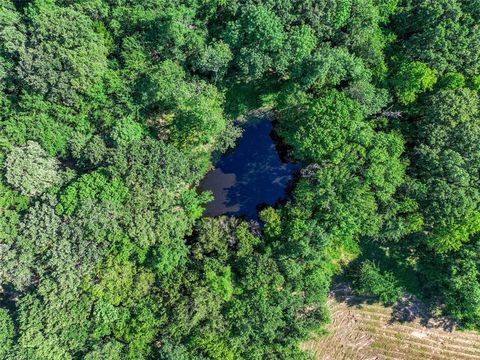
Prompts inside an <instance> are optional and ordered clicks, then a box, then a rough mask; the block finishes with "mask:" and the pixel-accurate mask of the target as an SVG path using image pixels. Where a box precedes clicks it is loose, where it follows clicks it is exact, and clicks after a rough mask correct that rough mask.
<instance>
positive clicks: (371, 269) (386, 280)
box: [356, 261, 402, 305]
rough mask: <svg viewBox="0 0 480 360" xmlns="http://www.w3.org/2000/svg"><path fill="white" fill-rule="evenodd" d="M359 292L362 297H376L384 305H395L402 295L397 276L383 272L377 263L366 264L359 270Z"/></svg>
mask: <svg viewBox="0 0 480 360" xmlns="http://www.w3.org/2000/svg"><path fill="white" fill-rule="evenodd" d="M356 282H357V291H358V292H359V293H360V294H361V295H367V296H374V297H376V298H378V300H380V302H382V303H383V304H386V305H389V304H393V303H395V302H396V301H398V300H399V298H400V296H401V295H402V290H401V289H400V287H399V285H398V283H397V281H396V279H395V276H394V275H393V274H392V273H391V272H388V271H384V272H382V271H381V270H380V269H379V268H378V266H377V265H375V263H373V262H371V261H366V262H364V263H363V264H362V265H361V266H360V269H359V270H358V279H357V280H356Z"/></svg>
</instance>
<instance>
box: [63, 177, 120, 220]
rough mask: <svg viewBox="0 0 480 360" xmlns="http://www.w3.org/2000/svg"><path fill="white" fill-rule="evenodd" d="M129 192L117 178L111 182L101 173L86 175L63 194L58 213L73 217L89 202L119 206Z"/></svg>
mask: <svg viewBox="0 0 480 360" xmlns="http://www.w3.org/2000/svg"><path fill="white" fill-rule="evenodd" d="M127 192H128V189H127V188H126V187H125V186H124V185H123V184H122V183H121V181H120V180H118V179H116V178H113V179H112V180H110V181H109V180H108V179H107V177H106V176H105V175H103V174H102V173H101V172H93V173H89V174H85V175H82V176H81V177H80V178H79V179H78V180H77V181H75V182H74V183H73V184H71V185H69V186H68V187H67V188H66V189H65V190H64V191H63V192H62V193H61V195H60V203H59V204H58V206H57V212H59V213H60V214H65V215H72V214H73V213H74V212H75V210H77V209H78V208H79V207H80V206H82V205H83V204H85V203H87V202H89V201H90V202H96V201H99V202H103V203H107V202H109V203H111V204H112V205H114V206H119V205H120V204H121V203H122V201H123V200H124V199H125V197H126V194H127Z"/></svg>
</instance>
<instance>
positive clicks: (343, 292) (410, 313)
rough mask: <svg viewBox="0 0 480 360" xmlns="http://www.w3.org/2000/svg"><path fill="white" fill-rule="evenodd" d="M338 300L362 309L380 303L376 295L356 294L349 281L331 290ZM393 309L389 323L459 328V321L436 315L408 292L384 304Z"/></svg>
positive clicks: (435, 327)
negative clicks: (395, 301)
mask: <svg viewBox="0 0 480 360" xmlns="http://www.w3.org/2000/svg"><path fill="white" fill-rule="evenodd" d="M330 296H332V297H333V298H334V299H335V300H336V301H337V302H341V303H344V304H346V305H347V306H348V307H354V308H359V309H361V308H362V306H363V305H374V304H377V305H378V304H379V303H378V301H377V300H376V299H375V298H374V297H369V296H361V295H357V294H355V292H354V290H353V289H352V288H351V286H350V285H349V284H347V283H337V284H335V285H334V286H333V287H332V289H331V290H330ZM383 306H384V307H386V308H388V307H390V308H391V309H392V313H391V317H390V319H389V320H388V324H389V325H393V324H395V323H400V324H403V323H411V322H415V321H418V323H419V324H420V325H421V326H423V327H425V328H427V329H442V330H444V331H448V332H452V331H454V330H455V329H457V328H458V322H457V321H455V320H454V319H452V318H450V317H447V316H434V315H433V314H432V313H431V312H430V310H429V309H428V307H427V306H426V305H425V303H424V302H423V301H421V300H420V299H418V298H417V297H415V296H414V295H410V294H406V295H404V296H403V297H402V299H400V300H399V301H398V302H397V303H396V304H394V305H392V306H388V305H383Z"/></svg>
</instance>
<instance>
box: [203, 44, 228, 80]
mask: <svg viewBox="0 0 480 360" xmlns="http://www.w3.org/2000/svg"><path fill="white" fill-rule="evenodd" d="M232 58H233V54H232V51H231V50H230V48H229V46H228V45H227V44H226V43H224V42H223V41H218V42H215V43H213V44H211V45H207V46H206V48H205V50H204V51H203V52H202V53H201V54H200V58H199V60H198V68H199V70H200V71H202V72H204V73H207V74H208V73H210V74H212V76H213V81H214V82H215V83H217V82H218V81H219V80H221V79H222V78H223V77H224V76H225V73H226V71H227V69H228V65H229V63H230V61H231V60H232Z"/></svg>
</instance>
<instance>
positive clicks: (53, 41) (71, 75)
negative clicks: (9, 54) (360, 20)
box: [17, 2, 107, 106]
mask: <svg viewBox="0 0 480 360" xmlns="http://www.w3.org/2000/svg"><path fill="white" fill-rule="evenodd" d="M28 17H29V23H28V27H27V36H26V41H25V44H24V46H22V47H20V48H19V49H17V54H18V57H19V62H18V65H17V72H18V74H19V79H20V80H21V81H22V84H24V85H25V86H26V87H27V88H28V89H30V90H31V91H33V92H35V93H38V94H41V95H44V96H46V97H47V98H48V99H49V100H52V101H55V102H59V103H63V104H67V105H70V106H75V105H76V102H78V101H79V97H80V96H81V95H86V94H88V93H89V91H91V90H92V88H93V87H94V86H95V85H96V84H98V83H99V82H100V81H101V78H102V75H103V73H104V72H105V68H106V53H107V49H106V47H105V43H104V40H103V39H102V37H101V35H100V34H98V33H96V32H95V28H94V23H93V21H92V20H91V19H90V18H88V17H87V16H85V15H84V14H82V13H81V12H79V11H77V10H75V9H74V8H72V7H59V6H55V5H52V4H51V3H48V2H43V3H42V2H37V3H36V5H31V6H30V7H29V9H28Z"/></svg>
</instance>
